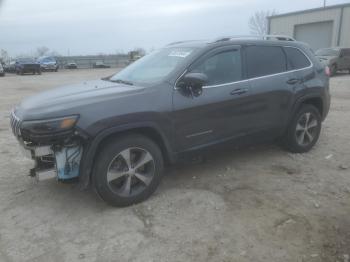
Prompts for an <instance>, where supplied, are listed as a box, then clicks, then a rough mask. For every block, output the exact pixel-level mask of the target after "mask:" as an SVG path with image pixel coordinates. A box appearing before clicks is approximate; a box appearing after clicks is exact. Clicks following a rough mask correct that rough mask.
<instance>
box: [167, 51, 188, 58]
mask: <svg viewBox="0 0 350 262" xmlns="http://www.w3.org/2000/svg"><path fill="white" fill-rule="evenodd" d="M189 54H191V51H181V50H174V51H171V52H170V54H169V55H168V56H177V57H182V58H185V57H186V56H188V55H189Z"/></svg>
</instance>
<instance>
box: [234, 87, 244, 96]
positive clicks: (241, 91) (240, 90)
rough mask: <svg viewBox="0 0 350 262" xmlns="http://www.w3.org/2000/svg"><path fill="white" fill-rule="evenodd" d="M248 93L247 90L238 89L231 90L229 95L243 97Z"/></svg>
mask: <svg viewBox="0 0 350 262" xmlns="http://www.w3.org/2000/svg"><path fill="white" fill-rule="evenodd" d="M247 92H248V89H245V88H244V89H243V88H238V89H235V90H233V91H232V92H231V93H230V94H231V95H233V96H234V95H238V96H239V95H243V94H244V93H247Z"/></svg>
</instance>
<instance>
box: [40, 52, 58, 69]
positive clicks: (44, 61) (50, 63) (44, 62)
mask: <svg viewBox="0 0 350 262" xmlns="http://www.w3.org/2000/svg"><path fill="white" fill-rule="evenodd" d="M37 61H38V63H39V64H40V68H41V71H52V72H57V71H58V67H59V66H58V63H57V61H56V59H55V58H54V57H52V56H43V57H40V58H38V60H37Z"/></svg>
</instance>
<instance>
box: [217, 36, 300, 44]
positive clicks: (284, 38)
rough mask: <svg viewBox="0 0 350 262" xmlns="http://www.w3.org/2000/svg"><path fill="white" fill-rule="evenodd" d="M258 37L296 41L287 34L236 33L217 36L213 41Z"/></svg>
mask: <svg viewBox="0 0 350 262" xmlns="http://www.w3.org/2000/svg"><path fill="white" fill-rule="evenodd" d="M239 38H242V39H247V38H252V39H260V40H279V41H296V40H295V39H294V38H293V37H290V36H287V35H236V36H225V37H221V38H218V39H216V40H214V41H213V42H214V43H216V42H223V41H230V40H233V39H239Z"/></svg>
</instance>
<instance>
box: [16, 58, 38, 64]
mask: <svg viewBox="0 0 350 262" xmlns="http://www.w3.org/2000/svg"><path fill="white" fill-rule="evenodd" d="M17 61H18V62H19V63H35V61H34V59H33V58H19V59H17Z"/></svg>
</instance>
